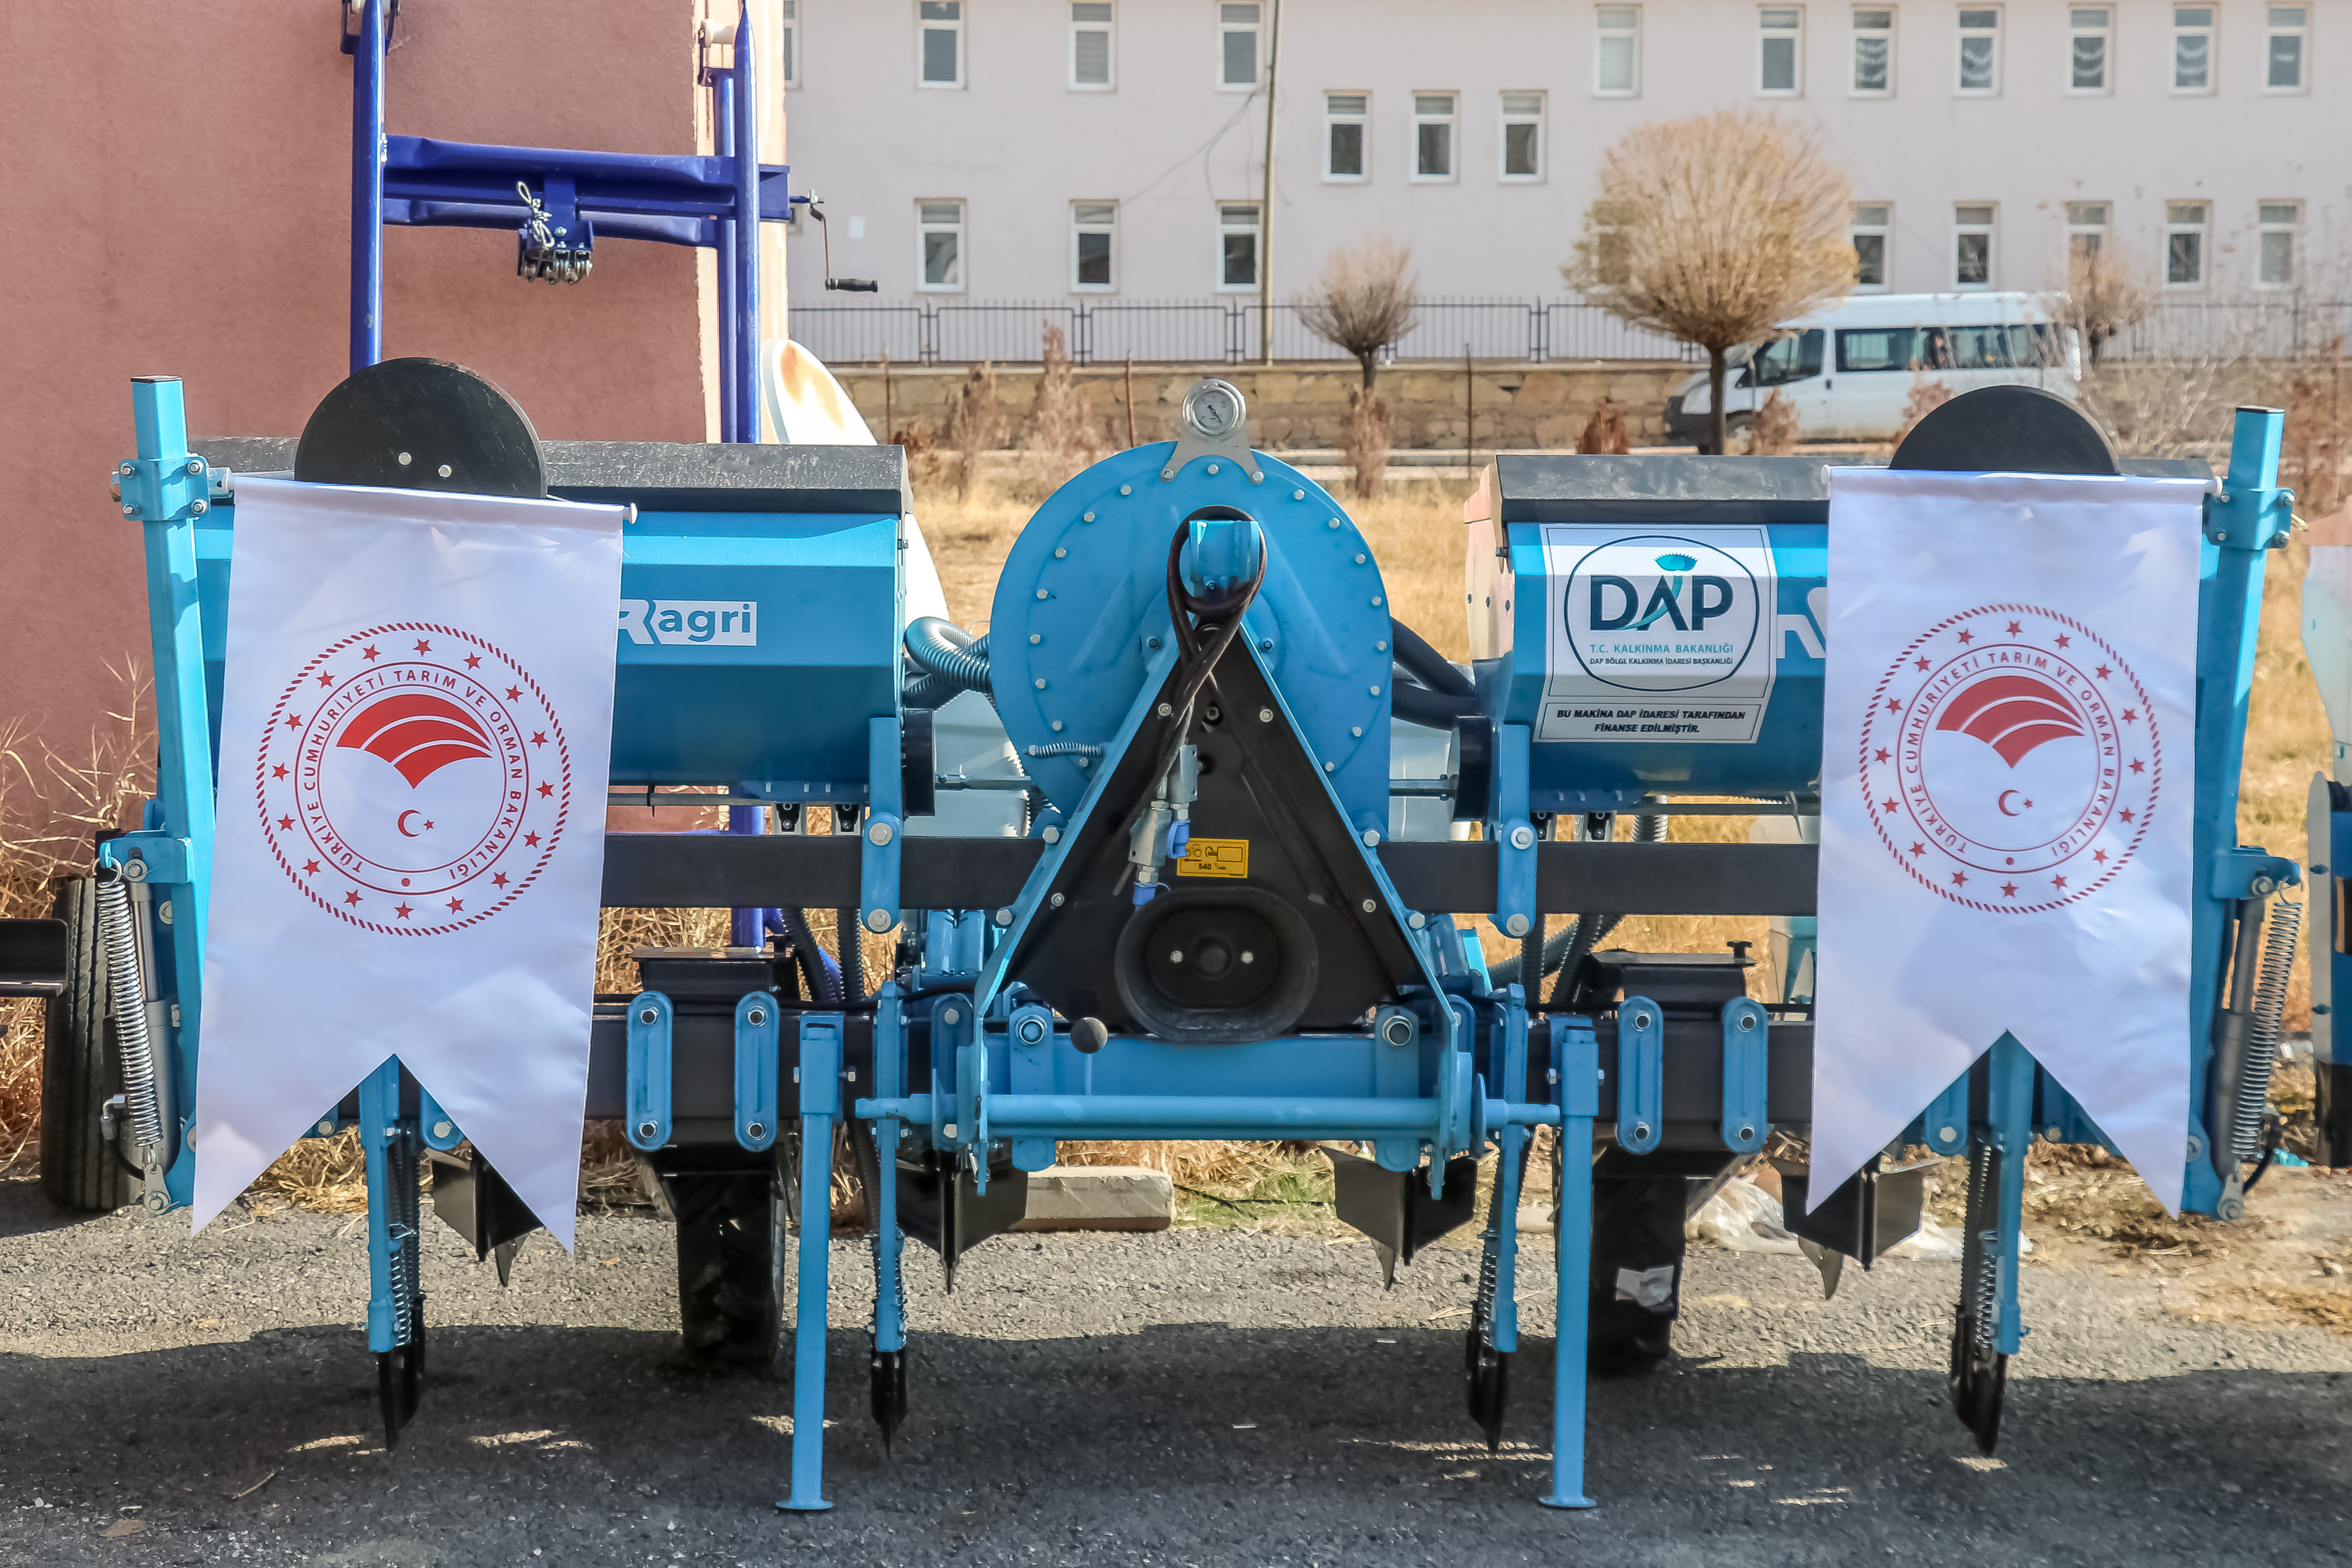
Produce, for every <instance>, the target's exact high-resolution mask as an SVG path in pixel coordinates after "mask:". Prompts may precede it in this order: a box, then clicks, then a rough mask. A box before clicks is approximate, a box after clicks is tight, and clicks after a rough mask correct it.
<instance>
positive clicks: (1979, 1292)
mask: <svg viewBox="0 0 2352 1568" xmlns="http://www.w3.org/2000/svg"><path fill="white" fill-rule="evenodd" d="M1999 1160H2000V1153H1999V1152H1998V1151H1996V1150H1995V1149H1994V1148H1993V1147H1992V1146H1991V1145H1990V1144H1989V1143H1979V1144H1977V1145H1975V1147H1974V1148H1972V1149H1971V1150H1970V1151H1969V1210H1968V1220H1967V1224H1968V1226H1969V1243H1970V1245H1972V1246H1973V1247H1975V1249H1976V1257H1975V1258H1974V1259H1973V1262H1974V1265H1975V1267H1974V1268H1972V1269H1971V1270H1970V1271H1969V1277H1968V1279H1966V1280H1965V1281H1964V1282H1963V1287H1962V1288H1963V1289H1965V1290H1966V1291H1967V1292H1968V1305H1969V1323H1970V1326H1971V1328H1972V1329H1973V1331H1974V1332H1975V1336H1976V1343H1977V1348H1978V1349H1979V1350H1980V1351H1988V1352H1989V1351H1990V1350H1991V1349H1992V1345H1993V1332H1994V1330H1995V1328H1996V1326H1997V1325H1996V1323H1995V1321H1994V1320H1995V1318H1996V1317H1997V1316H1998V1315H1999V1311H2000V1229H1999V1228H1998V1226H1996V1225H1995V1224H1994V1223H1993V1215H1992V1214H1991V1209H1992V1206H1993V1195H1994V1194H1993V1184H1994V1181H1995V1178H1996V1173H1997V1172H1998V1171H1999V1170H2000V1166H1999V1164H1998V1163H1997V1162H1998V1161H1999Z"/></svg>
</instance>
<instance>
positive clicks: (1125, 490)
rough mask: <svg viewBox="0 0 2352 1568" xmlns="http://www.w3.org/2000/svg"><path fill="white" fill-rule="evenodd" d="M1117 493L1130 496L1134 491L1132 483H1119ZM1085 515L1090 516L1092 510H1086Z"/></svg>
mask: <svg viewBox="0 0 2352 1568" xmlns="http://www.w3.org/2000/svg"><path fill="white" fill-rule="evenodd" d="M1118 493H1119V494H1121V495H1123V496H1131V495H1133V494H1134V493H1135V487H1134V486H1133V485H1121V486H1119V487H1118ZM1093 515H1094V514H1093V513H1092V512H1088V513H1087V516H1088V517H1092V516H1093Z"/></svg>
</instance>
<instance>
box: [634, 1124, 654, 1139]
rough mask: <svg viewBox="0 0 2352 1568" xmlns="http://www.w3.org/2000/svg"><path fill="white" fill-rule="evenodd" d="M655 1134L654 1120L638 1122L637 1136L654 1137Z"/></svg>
mask: <svg viewBox="0 0 2352 1568" xmlns="http://www.w3.org/2000/svg"><path fill="white" fill-rule="evenodd" d="M653 1135H654V1123H652V1122H650V1121H640V1122H638V1123H637V1136H638V1137H640V1138H650V1137H652V1136H653Z"/></svg>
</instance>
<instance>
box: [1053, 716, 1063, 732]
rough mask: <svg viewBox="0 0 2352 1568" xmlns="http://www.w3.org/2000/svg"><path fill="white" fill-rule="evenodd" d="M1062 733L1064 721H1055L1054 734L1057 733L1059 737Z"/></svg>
mask: <svg viewBox="0 0 2352 1568" xmlns="http://www.w3.org/2000/svg"><path fill="white" fill-rule="evenodd" d="M1061 732H1062V721H1060V720H1059V719H1056V720H1055V721H1054V733H1055V734H1056V735H1058V734H1060V733H1061Z"/></svg>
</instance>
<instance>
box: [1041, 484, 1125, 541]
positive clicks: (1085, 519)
mask: <svg viewBox="0 0 2352 1568" xmlns="http://www.w3.org/2000/svg"><path fill="white" fill-rule="evenodd" d="M1118 493H1119V494H1121V495H1125V494H1126V493H1127V488H1126V487H1125V486H1124V485H1122V486H1120V487H1119V492H1118ZM1094 520H1095V514H1094V513H1092V512H1088V513H1087V514H1086V515H1085V516H1084V517H1082V518H1080V519H1078V521H1080V522H1092V521H1094ZM1054 553H1055V554H1056V555H1058V554H1060V553H1061V552H1060V551H1058V550H1057V551H1055V552H1054Z"/></svg>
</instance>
